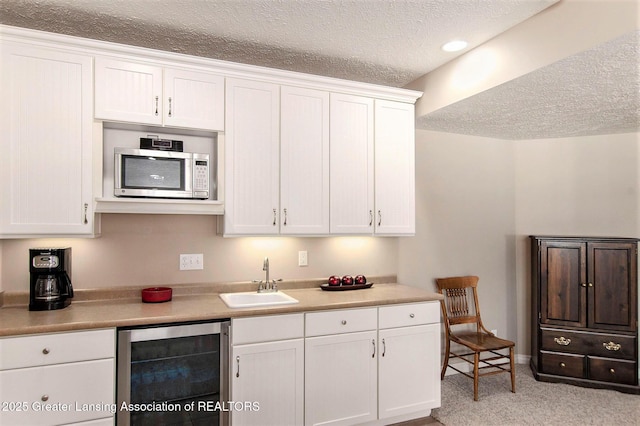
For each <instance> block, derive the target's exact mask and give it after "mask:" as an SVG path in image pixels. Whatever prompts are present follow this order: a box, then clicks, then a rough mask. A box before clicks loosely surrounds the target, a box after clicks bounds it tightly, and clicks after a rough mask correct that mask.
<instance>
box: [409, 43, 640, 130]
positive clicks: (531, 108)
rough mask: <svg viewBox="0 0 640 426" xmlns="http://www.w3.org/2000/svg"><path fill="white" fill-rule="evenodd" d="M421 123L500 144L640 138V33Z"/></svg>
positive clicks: (440, 112) (477, 96)
mask: <svg viewBox="0 0 640 426" xmlns="http://www.w3.org/2000/svg"><path fill="white" fill-rule="evenodd" d="M417 125H418V127H419V128H423V129H430V130H436V131H443V132H451V133H461V134H468V135H477V136H487V137H494V138H500V139H544V138H562V137H571V136H588V135H603V134H615V133H630V132H640V31H636V32H633V33H630V34H627V35H625V36H622V37H619V38H617V39H615V40H612V41H609V42H608V43H604V44H602V45H600V46H598V47H596V48H593V49H590V50H587V51H584V52H581V53H579V54H576V55H574V56H570V57H568V58H565V59H563V60H561V61H558V62H556V63H554V64H551V65H549V66H547V67H544V68H542V69H539V70H537V71H534V72H532V73H529V74H526V75H524V76H523V77H520V78H517V79H515V80H511V81H509V82H507V83H505V84H502V85H500V86H497V87H495V88H493V89H490V90H487V91H485V92H482V93H479V94H477V95H475V96H472V97H469V98H466V99H464V100H462V101H460V102H457V103H455V104H452V105H449V106H446V107H444V108H441V109H439V110H436V111H434V112H432V113H431V114H428V115H426V116H423V117H419V118H418V120H417Z"/></svg>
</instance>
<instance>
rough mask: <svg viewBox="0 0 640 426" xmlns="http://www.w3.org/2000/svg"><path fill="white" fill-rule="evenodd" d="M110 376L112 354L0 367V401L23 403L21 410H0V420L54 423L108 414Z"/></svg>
mask: <svg viewBox="0 0 640 426" xmlns="http://www.w3.org/2000/svg"><path fill="white" fill-rule="evenodd" d="M114 377H115V362H114V359H113V358H111V359H101V360H97V361H85V362H77V363H69V364H57V365H52V366H47V367H33V368H21V369H15V370H7V371H0V401H8V402H26V403H27V405H26V406H25V410H24V411H16V410H9V411H0V424H3V425H27V426H36V425H55V424H66V423H71V422H79V421H83V420H89V419H96V418H103V417H105V416H112V413H111V411H110V410H111V409H112V407H113V404H114V400H115V397H114ZM47 407H51V408H50V409H51V410H52V411H49V410H47Z"/></svg>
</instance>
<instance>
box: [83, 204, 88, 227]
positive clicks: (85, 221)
mask: <svg viewBox="0 0 640 426" xmlns="http://www.w3.org/2000/svg"><path fill="white" fill-rule="evenodd" d="M88 209H89V204H87V203H84V224H85V225H86V224H87V223H89V219H88V218H87V210H88Z"/></svg>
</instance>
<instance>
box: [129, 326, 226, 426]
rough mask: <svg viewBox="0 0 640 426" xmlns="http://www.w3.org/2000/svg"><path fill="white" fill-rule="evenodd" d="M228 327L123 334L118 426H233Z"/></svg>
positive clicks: (142, 330)
mask: <svg viewBox="0 0 640 426" xmlns="http://www.w3.org/2000/svg"><path fill="white" fill-rule="evenodd" d="M228 327H229V322H226V321H225V322H209V323H198V324H186V325H177V326H159V327H151V328H150V327H145V328H131V329H119V330H118V375H117V403H118V415H117V424H118V426H121V425H136V426H137V425H154V426H155V425H225V424H227V423H228V418H227V416H226V413H225V412H224V411H223V410H220V409H218V408H219V407H220V405H219V403H220V402H221V401H222V402H224V401H226V400H228V383H227V378H228V355H227V354H228Z"/></svg>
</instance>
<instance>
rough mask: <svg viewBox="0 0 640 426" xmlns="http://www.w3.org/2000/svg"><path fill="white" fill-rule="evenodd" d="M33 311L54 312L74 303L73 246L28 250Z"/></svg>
mask: <svg viewBox="0 0 640 426" xmlns="http://www.w3.org/2000/svg"><path fill="white" fill-rule="evenodd" d="M29 271H30V272H31V286H30V295H29V310H30V311H51V310H54V309H62V308H65V307H67V306H69V304H71V298H72V297H73V287H72V286H71V247H66V248H41V249H29Z"/></svg>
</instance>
